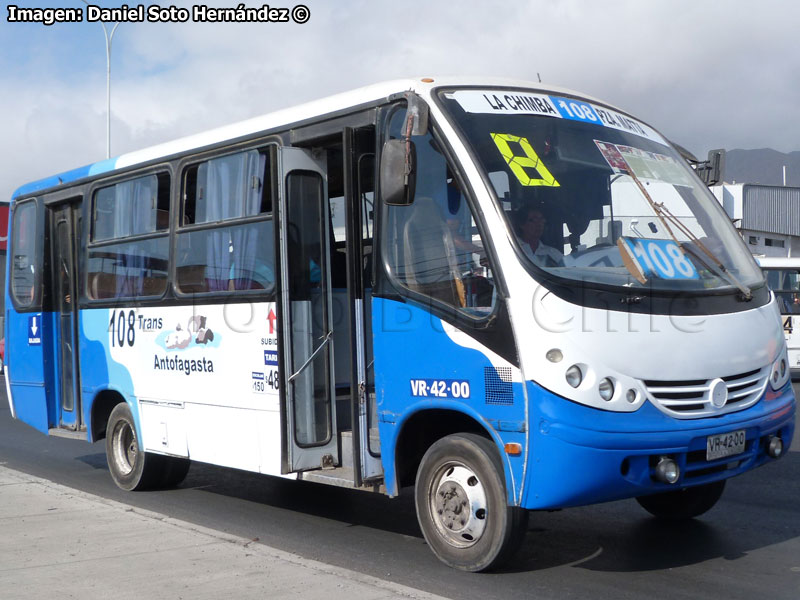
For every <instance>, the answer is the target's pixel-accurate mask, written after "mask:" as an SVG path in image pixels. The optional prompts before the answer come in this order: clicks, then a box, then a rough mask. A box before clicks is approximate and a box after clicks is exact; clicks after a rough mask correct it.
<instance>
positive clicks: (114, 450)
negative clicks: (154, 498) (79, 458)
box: [106, 402, 163, 492]
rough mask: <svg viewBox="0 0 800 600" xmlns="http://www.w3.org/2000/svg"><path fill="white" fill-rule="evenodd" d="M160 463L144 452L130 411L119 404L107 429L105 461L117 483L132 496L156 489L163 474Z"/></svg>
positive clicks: (109, 420) (124, 405)
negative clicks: (140, 491) (139, 491)
mask: <svg viewBox="0 0 800 600" xmlns="http://www.w3.org/2000/svg"><path fill="white" fill-rule="evenodd" d="M161 459H162V457H160V456H158V455H156V454H150V453H148V452H145V451H144V450H142V448H141V446H140V444H139V438H138V437H137V435H136V426H135V425H134V422H133V416H132V415H131V409H130V407H129V406H128V405H127V404H126V403H125V402H122V403H121V404H117V405H116V406H115V407H114V410H112V411H111V415H110V416H109V417H108V427H107V429H106V461H107V462H108V469H109V471H110V472H111V478H112V479H113V480H114V483H116V484H117V486H118V487H120V488H122V489H123V490H126V491H129V492H130V491H133V490H144V489H148V488H151V487H153V486H154V485H157V484H158V483H159V479H160V477H161V476H162V472H163V469H162V461H161Z"/></svg>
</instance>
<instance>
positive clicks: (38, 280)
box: [6, 197, 45, 313]
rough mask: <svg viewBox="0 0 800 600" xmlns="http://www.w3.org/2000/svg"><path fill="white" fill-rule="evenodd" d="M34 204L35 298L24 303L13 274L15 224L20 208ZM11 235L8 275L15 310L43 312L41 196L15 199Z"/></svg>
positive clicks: (42, 207) (42, 214)
mask: <svg viewBox="0 0 800 600" xmlns="http://www.w3.org/2000/svg"><path fill="white" fill-rule="evenodd" d="M31 204H32V205H33V206H34V224H35V229H34V239H35V240H36V242H35V246H34V253H33V257H34V260H35V266H36V267H37V268H36V269H35V271H34V276H33V298H32V300H31V302H30V303H29V304H22V303H20V301H19V298H18V296H17V294H16V290H15V288H14V285H13V276H14V268H13V263H14V254H15V249H16V244H17V235H16V233H17V232H16V231H15V225H16V224H17V212H18V211H19V209H20V208H24V207H26V206H28V205H31ZM9 221H10V227H9V229H10V236H11V239H10V240H9V242H10V243H9V245H8V248H9V250H8V263H9V266H11V268H9V269H7V275H6V276H7V277H8V295H9V297H10V298H11V304H12V306H13V307H14V310H15V311H17V312H18V313H30V312H42V307H43V291H42V277H43V272H44V269H45V255H44V238H45V236H44V233H45V232H44V229H45V228H44V202H42V200H41V198H39V197H31V198H24V199H22V200H15V201H14V203H13V204H12V207H11V211H10V215H9Z"/></svg>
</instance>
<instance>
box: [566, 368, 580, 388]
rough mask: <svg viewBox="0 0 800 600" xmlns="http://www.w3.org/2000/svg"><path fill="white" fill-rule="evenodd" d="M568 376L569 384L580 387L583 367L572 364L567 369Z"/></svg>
mask: <svg viewBox="0 0 800 600" xmlns="http://www.w3.org/2000/svg"><path fill="white" fill-rule="evenodd" d="M566 378H567V383H568V384H570V385H571V386H572V387H574V388H576V387H578V386H579V385H580V384H581V381H583V373H581V368H580V367H579V366H578V365H572V366H571V367H570V368H569V369H567V374H566Z"/></svg>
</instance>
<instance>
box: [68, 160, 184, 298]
mask: <svg viewBox="0 0 800 600" xmlns="http://www.w3.org/2000/svg"><path fill="white" fill-rule="evenodd" d="M164 174H166V175H167V177H168V179H169V221H168V225H167V228H166V229H163V230H160V231H154V232H150V233H141V234H136V235H129V236H124V237H118V238H111V239H103V240H99V241H94V232H95V207H96V202H97V193H98V192H99V191H100V190H103V189H106V188H109V187H112V186H115V185H117V184H120V183H125V182H127V181H133V180H135V179H140V178H143V177H149V176H151V175H155V176H156V177H158V176H159V175H164ZM174 193H175V173H174V169H173V166H172V164H171V163H159V164H155V165H150V166H148V167H146V168H144V169H137V170H135V171H128V172H126V173H123V174H120V175H118V176H114V177H109V178H106V179H100V180H98V181H96V182H94V183H93V184H92V185H91V186H89V188H88V189H87V190H86V192H85V194H84V195H83V205H84V206H83V210H82V213H83V218H84V222H86V223H88V227H84V228H83V231H82V232H81V235H82V237H83V240H85V243H84V245H83V251H82V252H80V253H79V263H80V269H81V270H80V278H81V294H80V297H81V299H82V301H83V302H86V303H87V305H90V306H107V305H115V304H117V303H119V302H120V301H124V302H127V303H135V304H139V303H157V302H159V301H161V300H163V299H164V298H165V297H166V296H167V294H168V293H169V290H170V287H171V286H170V267H171V263H172V242H171V236H172V229H173V226H172V224H173V220H174V217H173V215H174V210H175V209H174V202H173V196H174ZM87 199H88V202H87V201H86V200H87ZM160 238H167V240H168V242H167V278H166V282H167V283H166V285H165V286H164V290H163V291H162V292H161V293H160V294H151V295H129V296H114V297H111V298H93V297H92V296H91V295H90V286H89V252H90V251H91V250H95V249H98V248H100V249H102V248H104V247H110V246H117V245H120V244H129V243H136V242H142V241H148V240H151V239H160Z"/></svg>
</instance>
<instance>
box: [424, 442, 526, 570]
mask: <svg viewBox="0 0 800 600" xmlns="http://www.w3.org/2000/svg"><path fill="white" fill-rule="evenodd" d="M414 495H415V499H416V507H417V519H418V520H419V525H420V527H421V529H422V534H423V535H424V536H425V540H426V541H427V542H428V545H429V546H430V548H431V550H433V553H434V554H435V555H436V556H437V557H438V558H439V560H441V561H442V562H444V563H445V564H447V565H449V566H451V567H453V568H456V569H460V570H462V571H484V570H487V569H491V568H497V567H499V566H501V565H502V564H503V563H504V562H505V561H507V560H508V559H509V558H511V556H512V555H513V554H514V552H516V550H517V548H518V547H519V545H520V543H521V542H522V540H523V538H524V537H525V533H526V531H527V525H528V512H527V511H526V510H523V509H520V508H516V507H513V506H509V505H508V496H507V494H506V485H505V475H504V472H503V465H502V463H501V462H500V455H499V453H498V451H497V448H496V447H495V445H494V443H493V442H492V441H490V440H488V439H486V438H484V437H481V436H479V435H475V434H471V433H459V434H455V435H449V436H447V437H445V438H442V439H441V440H439V441H437V442H436V443H435V444H433V445H432V446H431V447H430V448H428V451H427V452H426V453H425V456H423V457H422V462H421V463H420V466H419V470H418V471H417V481H416V489H415V494H414ZM465 509H466V510H465Z"/></svg>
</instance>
